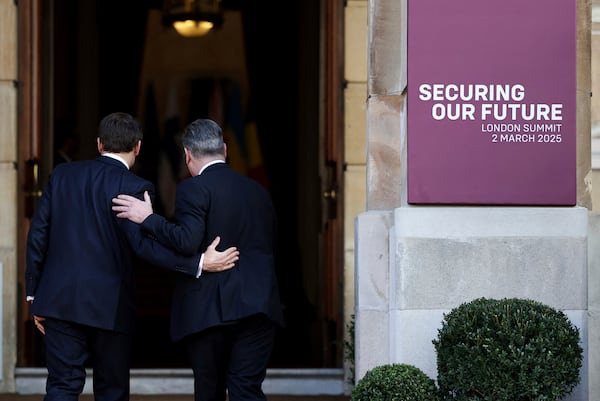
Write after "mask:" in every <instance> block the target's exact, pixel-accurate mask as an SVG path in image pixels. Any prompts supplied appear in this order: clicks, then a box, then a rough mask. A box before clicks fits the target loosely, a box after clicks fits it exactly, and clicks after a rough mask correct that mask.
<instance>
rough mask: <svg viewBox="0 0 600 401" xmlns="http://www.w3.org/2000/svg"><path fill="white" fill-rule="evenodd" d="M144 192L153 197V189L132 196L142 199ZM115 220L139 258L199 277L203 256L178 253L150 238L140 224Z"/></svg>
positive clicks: (125, 220)
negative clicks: (201, 257)
mask: <svg viewBox="0 0 600 401" xmlns="http://www.w3.org/2000/svg"><path fill="white" fill-rule="evenodd" d="M144 190H146V191H148V193H149V194H150V195H151V196H153V194H154V188H153V187H147V188H144V189H143V190H142V191H141V192H140V193H137V194H132V195H134V196H136V197H138V198H141V197H142V194H143V192H144ZM115 218H116V219H117V220H118V222H119V224H120V226H121V229H122V231H123V232H124V233H125V236H126V237H127V241H128V242H129V244H130V245H131V247H132V249H133V251H134V253H135V254H136V255H137V256H139V257H141V258H143V259H144V260H146V261H147V262H149V263H151V264H153V265H155V266H156V267H159V268H163V269H167V270H172V271H176V272H180V273H185V274H189V275H192V276H194V277H195V276H196V275H197V273H198V268H199V265H200V256H201V255H200V254H199V253H198V252H194V253H190V254H189V255H182V254H181V253H177V252H176V251H174V250H173V249H171V248H169V247H167V246H165V245H163V244H161V243H160V242H158V241H157V240H156V239H155V238H153V237H151V236H149V235H148V234H147V232H145V231H144V230H143V229H142V227H141V226H140V225H139V224H137V223H133V222H131V221H129V220H127V219H121V218H118V217H116V216H115Z"/></svg>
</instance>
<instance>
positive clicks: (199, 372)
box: [185, 315, 276, 401]
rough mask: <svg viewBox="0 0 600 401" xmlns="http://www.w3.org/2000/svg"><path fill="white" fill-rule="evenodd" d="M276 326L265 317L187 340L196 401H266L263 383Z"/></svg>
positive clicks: (258, 316)
mask: <svg viewBox="0 0 600 401" xmlns="http://www.w3.org/2000/svg"><path fill="white" fill-rule="evenodd" d="M275 333H276V325H275V323H273V322H272V321H271V320H270V319H268V318H267V317H266V316H264V315H254V316H251V317H248V318H245V319H242V320H239V321H237V322H235V323H231V324H226V325H222V326H216V327H211V328H209V329H206V330H203V331H202V332H200V333H196V334H194V335H191V336H189V337H187V338H186V339H185V343H186V348H187V350H188V353H189V357H190V359H191V364H192V370H193V371H194V400H195V401H225V399H226V394H227V395H228V397H229V399H228V400H229V401H264V400H266V399H267V397H266V396H265V394H264V393H263V391H262V383H263V381H264V379H265V376H266V373H267V365H268V363H269V359H270V357H271V351H272V350H273V342H274V340H275Z"/></svg>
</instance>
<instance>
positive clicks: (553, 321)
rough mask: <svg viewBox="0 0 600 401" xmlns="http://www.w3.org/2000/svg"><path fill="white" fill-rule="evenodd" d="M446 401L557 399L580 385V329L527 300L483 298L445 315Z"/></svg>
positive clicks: (441, 345) (441, 364) (441, 336)
mask: <svg viewBox="0 0 600 401" xmlns="http://www.w3.org/2000/svg"><path fill="white" fill-rule="evenodd" d="M433 344H434V346H435V350H436V352H437V368H438V377H437V385H438V387H439V390H440V392H441V394H442V396H443V399H445V400H459V401H466V400H469V401H478V400H482V401H483V400H485V401H534V400H536V401H541V400H547V401H556V400H560V399H561V398H563V397H564V396H565V395H567V394H569V393H571V392H572V390H573V388H574V387H575V386H576V385H577V384H578V383H579V380H580V378H579V369H580V368H581V364H582V358H583V350H582V348H581V347H580V346H579V330H578V329H577V327H575V326H573V325H572V324H571V322H570V321H569V320H568V318H567V317H566V316H565V314H564V313H563V312H560V311H557V310H555V309H553V308H551V307H549V306H546V305H543V304H541V303H539V302H536V301H532V300H526V299H501V300H495V299H485V298H479V299H476V300H474V301H471V302H469V303H465V304H462V305H460V306H459V307H457V308H455V309H453V310H452V311H451V312H450V313H448V314H447V315H444V321H443V324H442V328H441V329H439V330H438V337H437V339H436V340H434V341H433Z"/></svg>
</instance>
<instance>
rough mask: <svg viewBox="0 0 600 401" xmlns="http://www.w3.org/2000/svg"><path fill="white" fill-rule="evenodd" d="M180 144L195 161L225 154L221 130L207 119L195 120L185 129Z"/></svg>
mask: <svg viewBox="0 0 600 401" xmlns="http://www.w3.org/2000/svg"><path fill="white" fill-rule="evenodd" d="M182 144H183V147H184V148H185V149H187V150H188V151H189V152H190V153H191V154H192V156H193V157H194V158H196V159H200V158H202V157H212V156H223V155H224V152H225V145H224V142H223V130H222V129H221V127H219V124H217V123H216V122H214V121H213V120H210V119H207V118H201V119H198V120H195V121H193V122H191V123H190V124H188V126H187V127H185V130H184V132H183V137H182Z"/></svg>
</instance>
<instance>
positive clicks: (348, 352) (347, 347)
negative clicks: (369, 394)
mask: <svg viewBox="0 0 600 401" xmlns="http://www.w3.org/2000/svg"><path fill="white" fill-rule="evenodd" d="M354 319H355V318H354V314H353V315H352V316H351V317H350V322H348V324H347V325H346V339H345V340H344V360H346V362H347V363H348V379H347V380H348V383H350V384H354V380H355V379H356V378H355V377H354V375H355V372H354V358H355V352H354V336H355V334H354V327H355V323H354Z"/></svg>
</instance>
